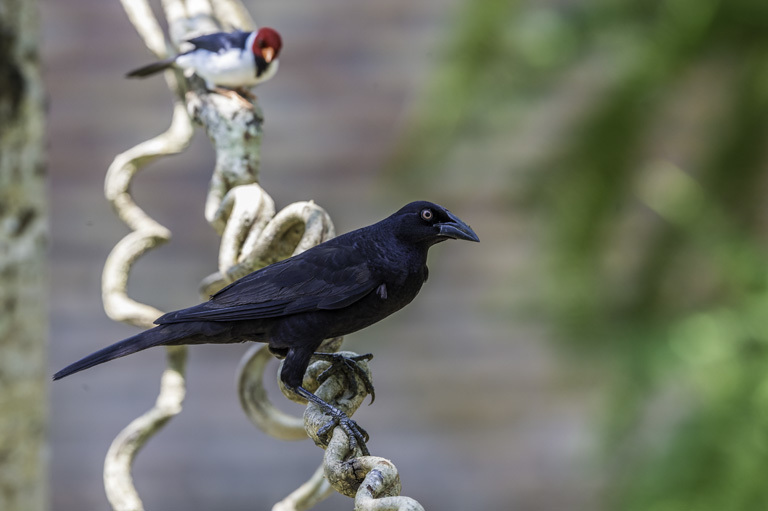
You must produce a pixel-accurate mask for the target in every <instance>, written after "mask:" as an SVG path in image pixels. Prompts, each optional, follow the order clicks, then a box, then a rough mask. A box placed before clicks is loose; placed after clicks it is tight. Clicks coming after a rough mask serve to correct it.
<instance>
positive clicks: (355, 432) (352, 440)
mask: <svg viewBox="0 0 768 511" xmlns="http://www.w3.org/2000/svg"><path fill="white" fill-rule="evenodd" d="M327 413H328V414H329V415H330V416H331V417H332V418H331V420H329V421H328V422H326V423H325V425H323V427H322V428H320V429H319V430H317V436H318V437H320V438H322V439H323V440H325V443H326V444H327V443H328V442H330V438H329V437H330V434H331V433H332V432H333V429H334V428H335V427H336V426H339V427H340V428H341V429H343V430H344V432H345V433H346V434H347V438H349V448H350V449H351V450H352V451H354V450H355V447H360V451H361V452H362V453H363V456H370V455H371V453H370V451H369V450H368V446H367V445H366V442H368V440H369V438H370V437H369V436H368V432H367V431H366V430H364V429H363V427H362V426H359V425H358V424H357V422H355V421H353V420H352V419H350V418H349V417H348V416H347V414H345V413H344V412H342V411H341V410H339V409H337V408H334V407H331V410H328V411H327Z"/></svg>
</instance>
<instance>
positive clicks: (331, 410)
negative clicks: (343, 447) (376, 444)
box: [294, 387, 371, 456]
mask: <svg viewBox="0 0 768 511" xmlns="http://www.w3.org/2000/svg"><path fill="white" fill-rule="evenodd" d="M294 390H295V391H296V392H297V393H298V394H299V395H300V396H303V397H304V398H305V399H307V400H308V401H311V402H313V403H315V404H316V405H317V406H318V407H320V409H321V410H322V411H323V413H325V414H326V415H330V416H331V419H330V420H329V421H328V422H326V423H325V424H323V426H322V427H321V428H320V429H318V430H317V436H318V437H319V438H321V439H322V440H323V441H324V442H325V444H326V445H328V443H329V442H330V438H329V436H330V435H331V433H332V432H333V429H334V428H335V427H336V426H339V427H340V428H341V429H343V430H344V432H345V433H346V434H347V438H348V439H349V448H350V450H351V451H352V452H354V451H355V448H357V447H359V448H360V452H361V453H362V455H363V456H370V455H371V452H370V451H369V450H368V446H367V445H366V442H368V439H369V436H368V432H367V431H366V430H364V429H363V428H362V426H358V424H357V422H355V421H353V420H352V419H350V418H349V416H348V415H347V414H346V413H344V412H342V411H341V410H339V409H338V408H336V407H335V406H333V405H331V404H330V403H326V402H325V401H323V400H322V399H320V398H319V397H317V396H316V395H314V394H313V393H311V392H310V391H308V390H307V389H305V388H304V387H297V388H295V389H294Z"/></svg>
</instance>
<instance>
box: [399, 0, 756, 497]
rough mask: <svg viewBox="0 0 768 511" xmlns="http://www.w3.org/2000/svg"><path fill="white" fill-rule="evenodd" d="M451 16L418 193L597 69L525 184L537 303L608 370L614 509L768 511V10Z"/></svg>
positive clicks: (422, 117) (614, 4)
mask: <svg viewBox="0 0 768 511" xmlns="http://www.w3.org/2000/svg"><path fill="white" fill-rule="evenodd" d="M456 23H457V26H458V28H457V29H456V30H455V31H454V33H453V39H452V41H451V44H449V45H448V49H447V50H446V52H445V55H444V56H443V62H444V64H443V65H442V67H441V68H440V69H439V70H438V72H437V74H436V76H435V79H434V81H433V83H432V85H431V86H430V89H429V92H428V97H429V99H428V100H427V101H426V102H425V104H424V107H423V109H422V111H421V112H420V114H419V115H418V116H417V118H416V119H415V121H414V125H413V126H414V127H413V129H412V132H411V134H410V135H409V137H408V143H406V144H404V146H403V150H402V151H401V152H400V153H399V157H398V158H397V160H396V162H395V165H393V169H395V170H393V172H394V173H395V174H396V175H397V176H398V177H399V180H400V181H408V182H409V183H410V184H411V185H412V186H417V187H418V186H421V187H424V188H426V187H427V186H428V185H429V183H434V182H435V180H436V179H435V178H436V177H439V176H440V175H441V173H442V172H445V168H446V160H447V159H448V158H449V157H450V156H451V155H452V154H455V152H456V147H457V145H459V144H461V143H462V141H466V140H470V141H474V143H477V140H478V139H479V138H481V137H482V136H487V130H489V129H492V128H494V127H496V128H498V127H499V126H506V127H510V126H512V125H515V123H520V122H521V119H523V118H524V117H523V116H522V115H520V112H521V111H523V110H524V109H525V108H526V107H527V108H529V109H530V108H534V107H535V108H544V107H545V105H547V104H548V103H549V102H551V101H553V100H554V99H553V98H554V97H555V96H557V95H562V94H563V91H564V90H567V89H568V88H569V87H571V86H573V87H577V86H580V87H584V81H583V80H582V81H581V82H579V84H573V76H574V73H576V72H577V71H578V70H579V69H586V70H587V74H589V75H591V78H590V79H589V80H587V82H586V83H588V84H589V85H590V87H592V89H593V90H592V91H591V94H582V95H580V96H575V97H578V98H586V99H585V100H584V104H583V105H577V106H578V108H576V109H575V111H576V112H577V113H576V114H569V115H566V114H565V113H564V114H563V115H562V119H559V121H560V122H561V123H562V124H563V125H564V128H563V130H562V131H561V132H557V133H555V134H552V133H545V134H543V135H542V136H544V137H547V138H546V141H545V145H546V147H547V150H546V151H544V153H545V156H544V157H542V158H539V159H538V161H536V162H535V163H534V164H530V162H529V165H530V167H531V169H529V170H530V171H529V172H528V173H527V174H525V176H527V177H529V178H531V183H532V186H531V187H529V188H528V191H529V197H531V198H532V199H534V200H530V202H529V205H535V207H537V208H538V209H537V211H538V212H539V213H540V215H542V218H543V222H542V223H543V225H544V229H545V233H546V234H545V235H544V237H545V239H546V253H547V257H546V262H545V266H544V267H543V268H542V272H541V273H542V275H545V276H546V277H547V279H548V280H547V283H546V292H545V293H544V297H545V298H544V304H545V305H546V307H547V310H549V311H550V312H551V313H552V317H554V318H555V320H556V323H557V325H558V327H559V332H560V334H561V337H562V338H563V339H564V340H565V342H564V346H567V347H568V348H569V350H570V352H572V353H579V354H580V356H583V357H584V360H587V361H589V362H590V363H593V364H594V367H595V370H596V371H606V370H608V371H609V373H610V374H611V382H610V388H611V396H612V399H611V400H610V405H609V409H608V414H607V415H608V416H609V421H607V422H608V427H606V430H605V437H606V438H605V440H606V441H605V459H606V460H607V461H606V465H605V473H606V474H607V477H608V480H607V495H606V507H607V508H609V509H621V510H623V511H632V510H638V511H639V510H643V511H683V510H685V511H709V510H712V511H715V510H717V511H722V510H728V511H741V510H744V511H747V510H749V511H752V510H762V509H768V484H766V482H765V475H764V474H765V473H766V470H767V469H768V279H766V270H768V264H767V263H768V258H766V250H765V249H766V243H765V239H766V234H768V216H767V215H768V207H767V206H768V201H767V200H766V199H765V197H767V196H768V172H766V171H767V170H768V151H767V148H768V2H765V1H763V0H645V1H642V2H629V1H621V0H595V1H591V2H590V1H576V2H554V1H552V2H531V3H526V2H522V1H511V0H472V1H467V2H464V4H463V7H462V8H461V11H460V12H459V13H458V15H457V22H456ZM531 105H534V106H533V107H532V106H531ZM499 116H501V117H503V118H504V119H506V122H507V123H508V124H506V125H505V124H504V122H501V123H499V122H497V121H493V119H497V118H498V117H499ZM494 122H496V123H495V124H494ZM516 129H518V130H520V131H521V132H522V131H524V130H525V129H526V127H525V126H524V125H523V126H520V125H517V127H516ZM515 164H516V162H514V161H509V162H508V163H507V164H506V165H507V167H506V168H505V167H504V164H501V168H502V169H503V170H505V171H506V172H509V173H513V171H514V173H515V175H516V176H518V177H520V178H522V176H523V174H522V173H520V172H518V171H517V169H514V168H513V165H515ZM464 170H465V172H467V173H468V174H470V175H471V176H472V178H473V179H475V180H477V182H478V183H480V182H482V180H483V179H486V178H490V176H489V174H488V172H489V169H488V165H486V164H485V162H478V165H477V167H473V168H470V169H464ZM499 195H500V196H501V198H502V199H504V195H503V191H501V190H500V191H499ZM507 200H509V199H507Z"/></svg>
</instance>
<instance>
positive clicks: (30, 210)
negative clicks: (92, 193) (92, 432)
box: [0, 0, 48, 511]
mask: <svg viewBox="0 0 768 511" xmlns="http://www.w3.org/2000/svg"><path fill="white" fill-rule="evenodd" d="M37 4H38V3H37V2H36V1H30V0H0V509H2V510H3V511H38V510H43V509H46V508H47V506H48V491H47V483H46V479H47V463H46V457H47V454H46V415H47V414H46V408H47V397H46V381H47V377H46V374H47V371H46V364H45V361H46V358H45V348H46V333H47V332H46V324H47V314H46V307H45V302H46V285H45V283H46V262H45V248H46V236H47V220H46V202H45V175H44V161H43V97H44V96H43V90H42V81H41V77H40V66H39V56H38V48H39V46H38V45H39V37H38V36H39V31H38V13H37V8H38V5H37Z"/></svg>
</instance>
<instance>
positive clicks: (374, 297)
mask: <svg viewBox="0 0 768 511" xmlns="http://www.w3.org/2000/svg"><path fill="white" fill-rule="evenodd" d="M448 239H460V240H469V241H480V240H479V239H478V237H477V235H476V234H475V232H474V231H473V230H472V229H471V228H470V227H469V226H468V225H467V224H465V223H464V222H462V221H461V220H460V219H459V218H458V217H456V216H455V215H453V214H452V213H450V212H449V211H448V210H447V209H445V208H443V207H442V206H438V205H437V204H433V203H431V202H425V201H420V202H412V203H410V204H408V205H406V206H404V207H403V208H401V209H400V210H399V211H397V212H396V213H395V214H393V215H391V216H389V217H387V218H385V219H384V220H382V221H380V222H377V223H375V224H373V225H369V226H368V227H363V228H362V229H357V230H355V231H351V232H348V233H346V234H343V235H341V236H338V237H336V238H333V239H331V240H329V241H326V242H325V243H321V244H320V245H317V246H315V247H312V248H310V249H309V250H307V251H305V252H303V253H301V254H299V255H296V256H293V257H290V258H288V259H285V260H283V261H280V262H277V263H274V264H271V265H269V266H266V267H265V268H262V269H260V270H257V271H255V272H253V273H251V274H249V275H246V276H245V277H243V278H241V279H239V280H237V281H235V282H233V283H232V284H230V285H228V286H227V287H225V288H224V289H222V290H221V291H219V292H218V293H216V294H215V295H213V296H212V297H211V298H210V300H208V301H207V302H204V303H201V304H200V305H195V306H194V307H189V308H187V309H182V310H179V311H175V312H169V313H168V314H165V315H163V316H161V317H159V318H158V319H157V320H155V324H157V325H158V326H156V327H154V328H152V329H150V330H146V331H144V332H142V333H140V334H137V335H134V336H133V337H129V338H128V339H125V340H123V341H120V342H117V343H115V344H113V345H111V346H108V347H106V348H104V349H102V350H100V351H97V352H95V353H93V354H91V355H88V356H87V357H85V358H83V359H82V360H80V361H78V362H75V363H74V364H72V365H70V366H68V367H65V368H64V369H62V370H61V371H59V372H58V373H56V374H55V375H54V377H53V379H54V380H58V379H60V378H63V377H65V376H69V375H70V374H73V373H76V372H78V371H82V370H84V369H88V368H90V367H93V366H95V365H98V364H101V363H104V362H107V361H110V360H113V359H115V358H118V357H123V356H125V355H130V354H131V353H136V352H137V351H141V350H144V349H147V348H151V347H153V346H175V345H181V344H225V343H236V342H245V341H255V342H264V343H268V344H269V349H270V351H271V352H272V353H273V354H275V355H276V356H278V357H280V358H285V361H284V363H283V369H282V371H281V373H280V379H281V380H282V381H283V383H285V385H286V386H287V387H288V388H290V389H291V390H293V391H294V392H296V393H297V394H299V395H301V396H302V397H304V398H305V399H307V400H309V401H312V402H314V403H316V404H317V405H318V406H320V407H321V409H322V410H323V411H325V412H326V413H328V414H329V415H331V416H332V417H333V421H332V422H333V423H334V424H338V425H341V426H342V427H343V428H344V429H345V431H347V433H348V434H349V438H350V443H351V444H352V445H353V446H354V445H355V444H358V445H359V446H360V448H361V450H362V452H363V454H366V455H367V454H368V450H367V448H366V446H365V441H366V439H367V434H366V433H365V431H364V430H363V429H362V428H360V427H359V426H357V424H356V423H355V422H354V421H352V420H351V419H350V418H348V417H347V416H346V415H345V414H344V413H343V412H341V411H340V410H338V409H337V408H335V407H333V406H332V405H330V404H328V403H326V402H325V401H323V400H321V399H320V398H318V397H317V396H315V395H314V394H312V393H311V392H309V391H308V390H306V389H305V388H304V387H302V381H303V378H304V373H305V371H306V369H307V366H308V365H309V362H310V358H311V357H312V356H313V354H314V353H315V350H316V349H317V348H318V347H319V346H320V343H322V342H323V340H325V339H329V338H332V337H338V336H342V335H347V334H350V333H352V332H356V331H357V330H360V329H363V328H365V327H367V326H370V325H372V324H374V323H376V322H378V321H380V320H382V319H384V318H385V317H387V316H389V315H390V314H392V313H394V312H396V311H398V310H400V309H402V308H403V307H405V306H406V305H408V304H409V303H410V302H411V300H413V299H414V298H415V297H416V295H417V294H418V292H419V290H420V289H421V286H422V285H423V284H424V282H425V281H426V280H427V275H428V270H427V251H428V250H429V248H430V247H431V246H432V245H435V244H437V243H440V242H441V241H445V240H448ZM324 429H326V430H328V429H330V428H324Z"/></svg>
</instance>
